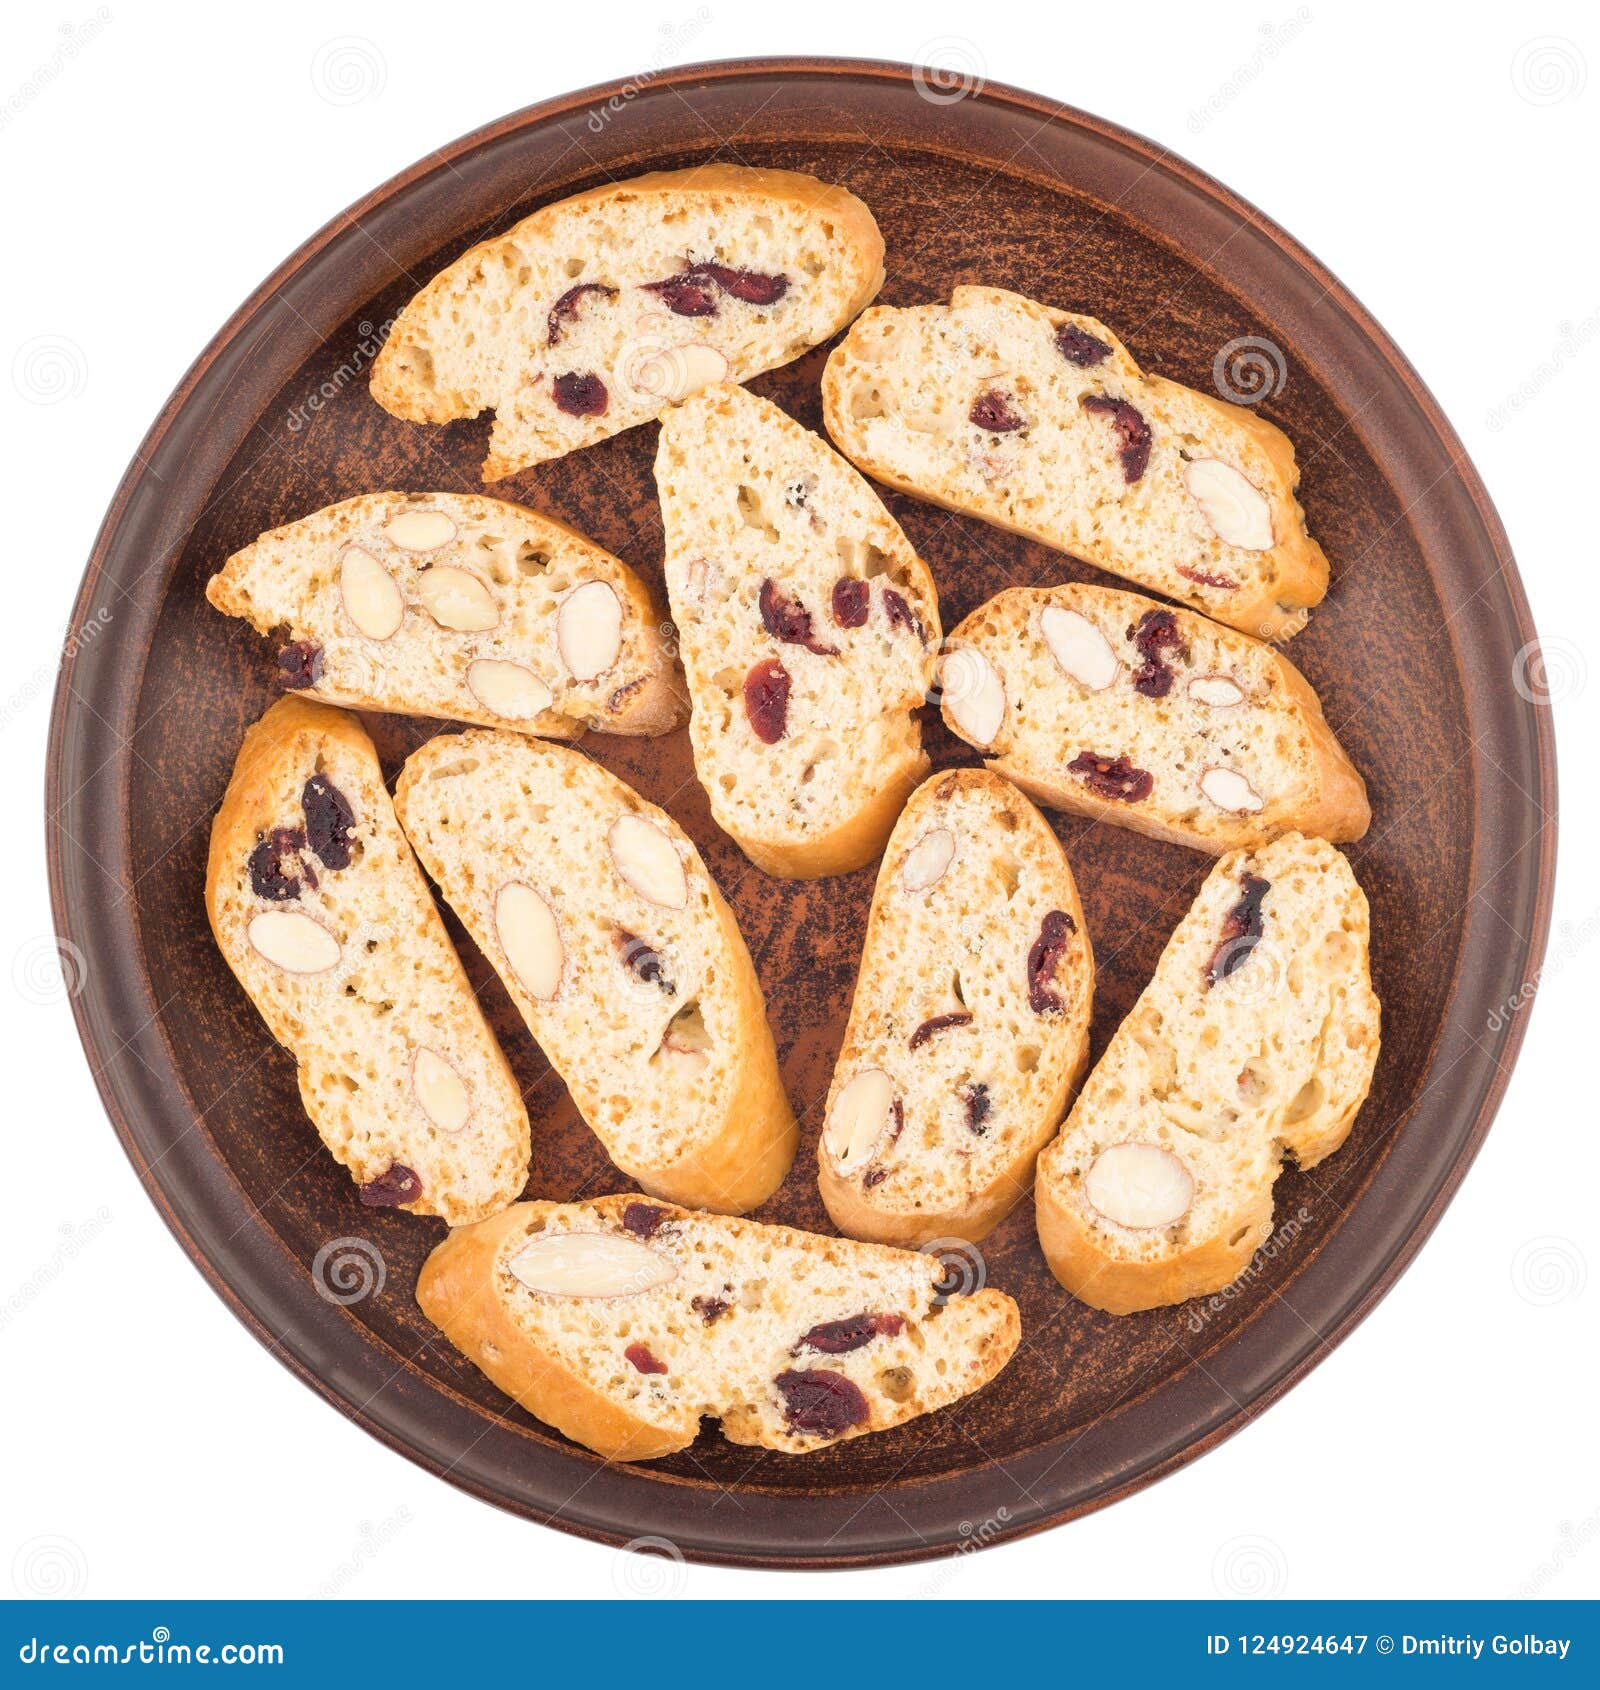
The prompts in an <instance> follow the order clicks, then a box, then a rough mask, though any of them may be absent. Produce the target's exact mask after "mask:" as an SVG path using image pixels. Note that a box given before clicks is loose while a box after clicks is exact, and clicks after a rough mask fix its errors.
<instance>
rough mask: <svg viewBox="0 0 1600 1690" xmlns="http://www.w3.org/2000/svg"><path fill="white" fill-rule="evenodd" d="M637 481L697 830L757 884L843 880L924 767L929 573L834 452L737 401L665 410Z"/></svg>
mask: <svg viewBox="0 0 1600 1690" xmlns="http://www.w3.org/2000/svg"><path fill="white" fill-rule="evenodd" d="M656 486H657V489H658V491H659V494H660V498H661V516H662V521H663V524H664V526H665V529H666V542H667V557H666V578H667V594H668V597H669V598H670V599H671V602H672V616H673V621H674V622H675V623H676V624H677V628H678V638H679V645H680V649H681V653H682V657H683V666H684V673H685V676H686V678H687V680H688V684H689V696H690V700H691V703H692V713H691V716H690V720H689V737H690V741H691V743H692V745H693V747H694V763H695V771H696V773H697V774H698V775H699V777H700V782H701V785H703V786H704V787H705V789H706V792H707V793H708V794H709V796H710V799H711V813H712V815H713V816H714V817H715V819H716V822H717V825H718V826H719V827H721V828H723V829H724V830H725V831H726V832H728V833H729V834H731V835H732V836H733V838H734V839H735V840H737V841H738V843H739V846H740V848H741V849H742V850H743V851H744V853H745V855H746V856H748V857H749V858H750V860H751V861H752V862H753V863H755V864H756V866H757V867H758V868H762V869H765V870H766V872H767V873H768V874H776V875H790V876H795V877H799V878H809V877H814V876H819V875H827V874H847V873H848V872H849V871H850V870H852V869H857V868H860V867H861V865H862V864H863V863H867V862H870V861H871V860H872V859H873V858H874V857H875V856H877V854H878V852H879V851H880V850H881V849H882V848H883V843H884V841H885V840H886V839H887V838H888V836H889V830H890V828H892V827H893V826H894V820H895V817H896V816H897V815H898V814H899V813H900V807H901V805H902V804H903V803H904V802H905V800H906V797H907V796H908V794H909V793H910V792H911V789H912V788H913V787H914V786H915V785H916V784H917V782H918V781H919V780H920V779H921V778H922V776H923V775H924V774H925V773H926V772H927V768H928V759H927V755H926V753H925V752H924V751H923V749H922V734H921V730H920V728H919V726H918V723H917V719H916V717H915V716H914V715H913V714H912V712H913V711H914V710H915V709H916V707H917V706H918V705H920V704H922V703H923V702H924V701H925V699H926V697H927V693H928V688H929V687H930V685H931V684H932V680H933V671H934V662H935V656H934V654H935V653H936V652H937V650H938V647H939V640H940V628H939V604H938V598H937V596H936V593H935V591H934V585H933V577H932V576H931V575H930V574H929V573H928V570H927V568H926V567H925V566H924V565H923V563H922V561H921V559H920V558H918V556H917V554H916V553H915V552H914V551H913V550H912V549H911V542H910V541H909V540H907V539H906V537H905V535H904V533H903V532H902V531H901V529H900V525H899V524H898V523H897V522H896V521H895V520H894V518H893V517H891V516H890V515H889V513H888V511H886V510H885V509H884V508H883V505H882V503H881V501H880V500H879V499H878V497H877V495H876V494H875V493H874V492H873V491H872V489H871V488H870V487H869V486H868V485H867V484H866V482H865V481H863V480H862V479H861V477H860V476H859V475H857V474H856V472H855V471H854V470H853V469H851V467H850V466H849V465H848V464H847V463H846V462H845V461H844V459H843V458H841V457H840V456H839V455H838V454H837V453H836V452H834V451H832V450H831V449H830V448H829V447H828V445H827V444H826V443H825V442H824V441H822V440H821V439H819V438H818V437H817V436H816V435H815V434H813V433H811V431H810V430H809V429H806V428H802V427H801V426H800V424H799V423H797V422H795V421H794V420H793V419H792V418H791V417H789V416H787V415H785V414H784V412H782V411H780V410H779V409H778V407H777V406H776V405H773V404H771V403H770V402H769V401H767V400H765V399H758V398H757V397H756V396H755V395H754V394H752V393H747V392H745V390H744V389H743V388H739V387H729V386H721V387H710V388H707V389H705V390H704V391H703V392H701V393H698V394H696V395H695V396H694V398H692V399H690V400H689V401H688V402H687V403H685V404H683V405H680V406H678V407H677V408H676V409H674V410H672V411H669V412H668V413H667V415H666V417H665V418H663V420H662V425H661V442H660V445H659V447H658V449H657V452H656Z"/></svg>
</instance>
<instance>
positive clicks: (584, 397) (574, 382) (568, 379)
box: [550, 370, 611, 417]
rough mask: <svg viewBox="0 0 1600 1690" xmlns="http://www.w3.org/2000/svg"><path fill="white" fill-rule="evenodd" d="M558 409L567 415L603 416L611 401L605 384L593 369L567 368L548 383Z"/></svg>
mask: <svg viewBox="0 0 1600 1690" xmlns="http://www.w3.org/2000/svg"><path fill="white" fill-rule="evenodd" d="M550 396H551V398H552V399H554V400H555V406H556V409H557V410H558V411H564V412H566V414H567V415H568V416H569V417H603V416H604V415H605V414H606V407H607V406H608V405H609V404H610V403H611V395H610V394H609V393H608V392H607V391H606V384H605V383H604V382H603V381H601V379H600V378H599V376H597V375H595V374H594V373H593V371H588V370H567V371H565V372H563V373H562V374H561V375H559V376H557V377H556V379H555V380H554V381H553V382H551V384H550Z"/></svg>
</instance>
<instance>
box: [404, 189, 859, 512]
mask: <svg viewBox="0 0 1600 1690" xmlns="http://www.w3.org/2000/svg"><path fill="white" fill-rule="evenodd" d="M882 285H883V236H882V235H881V234H880V233H879V232H878V225H877V224H876V223H875V222H874V221H873V217H872V213H871V212H870V211H869V210H868V209H867V207H866V206H865V205H864V204H863V203H862V202H861V201H860V200H858V199H857V198H856V197H855V195H854V194H851V193H848V192H846V190H845V189H843V188H836V187H830V186H829V185H828V184H827V183H824V182H819V181H817V180H816V178H815V177H812V176H804V175H800V174H798V173H797V172H794V171H788V170H753V169H749V168H746V167H744V166H741V165H731V164H706V165H699V166H697V167H696V168H694V169H692V170H673V171H661V172H657V173H655V174H652V175H648V176H638V177H635V178H633V179H632V180H631V181H625V182H610V183H606V184H604V185H603V186H601V187H598V188H594V189H591V190H590V191H589V192H588V193H583V194H578V195H576V196H574V197H573V198H572V199H566V200H561V201H559V202H558V203H556V204H554V205H547V206H544V207H542V208H541V209H540V210H538V211H536V212H534V213H533V215H532V216H531V217H525V218H523V219H522V221H521V222H520V223H518V224H516V225H515V226H514V227H513V228H511V229H509V230H507V231H506V233H505V234H503V235H496V236H495V237H494V238H493V239H491V240H488V241H485V242H483V243H482V244H481V245H479V246H475V247H473V248H472V250H471V251H470V252H467V253H464V254H463V255H462V256H461V257H460V258H458V259H457V260H456V261H455V263H453V264H451V265H450V266H449V267H448V268H447V269H445V270H443V271H441V272H440V274H439V275H437V276H435V277H434V279H433V280H432V281H431V282H430V283H429V284H428V285H427V287H425V288H424V289H423V290H422V292H421V293H419V294H418V295H417V296H416V298H414V299H413V300H412V301H411V303H410V304H409V305H407V306H406V308H405V309H404V310H403V311H402V312H401V313H400V316H399V318H398V319H397V321H396V322H395V325H394V328H393V330H392V331H391V332H390V334H389V338H388V340H387V342H386V343H385V345H384V347H383V350H382V351H381V352H380V353H379V354H378V357H377V359H376V361H375V363H374V365H373V370H372V395H373V397H374V398H375V399H376V400H377V401H378V403H379V404H380V405H382V406H383V407H384V409H385V410H387V411H391V412H392V413H393V414H394V415H395V416H397V417H405V418H409V419H410V420H412V421H415V422H432V423H442V422H450V421H452V420H453V419H455V418H457V417H475V416H477V415H478V414H479V413H480V412H482V411H485V410H489V409H491V408H492V409H493V410H494V413H495V420H494V432H493V434H492V436H491V437H490V445H489V457H488V459H487V461H486V462H485V464H484V468H483V473H484V479H485V480H486V481H494V480H496V479H498V478H499V477H500V476H505V475H510V474H512V473H513V472H515V471H516V470H519V469H525V468H527V467H528V465H530V464H538V463H543V462H544V461H545V460H546V459H548V458H557V457H560V456H561V455H562V454H563V453H566V452H571V451H574V450H575V449H576V448H578V447H580V446H589V445H592V444H593V443H594V442H595V441H597V440H604V439H606V438H607V437H608V436H610V435H613V434H618V433H620V432H621V431H622V430H623V429H626V428H632V427H634V426H635V425H636V424H638V423H642V422H648V421H650V420H651V419H652V418H654V417H657V416H659V415H660V414H661V412H662V411H663V410H664V409H665V408H666V407H667V406H668V405H670V404H672V403H673V402H674V401H676V400H679V399H683V398H686V397H687V396H688V395H689V394H690V393H693V392H694V391H695V390H696V389H698V388H700V387H702V386H703V385H704V384H705V383H706V382H708V381H747V380H748V379H749V378H750V377H751V376H754V375H759V374H760V373H761V371H763V370H770V369H773V368H775V367H776V366H777V365H779V364H787V363H789V362H790V361H791V360H793V359H795V358H798V357H799V356H800V355H801V354H802V353H803V352H805V351H807V350H809V349H810V348H811V347H813V346H816V345H818V344H819V343H820V342H822V341H824V340H826V339H827V338H828V337H829V336H830V335H833V334H836V333H837V332H838V331H839V330H840V329H842V328H843V327H844V325H845V324H846V323H848V322H849V321H850V319H851V318H852V317H854V316H855V315H856V313H857V312H858V311H860V309H861V308H862V306H864V305H865V304H866V303H867V302H868V300H870V299H871V298H872V297H873V295H874V294H876V293H877V291H878V289H879V288H880V287H881V286H882Z"/></svg>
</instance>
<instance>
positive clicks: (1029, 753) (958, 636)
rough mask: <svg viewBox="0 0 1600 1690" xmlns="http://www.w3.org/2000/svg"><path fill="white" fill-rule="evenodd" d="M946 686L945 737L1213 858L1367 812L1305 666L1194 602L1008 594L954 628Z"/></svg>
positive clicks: (1087, 592)
mask: <svg viewBox="0 0 1600 1690" xmlns="http://www.w3.org/2000/svg"><path fill="white" fill-rule="evenodd" d="M940 682H941V689H942V690H941V705H942V709H943V713H944V719H945V721H946V723H948V725H949V727H950V729H951V731H952V732H954V733H957V734H959V735H960V736H961V737H962V738H963V739H964V740H966V741H967V743H968V744H970V745H974V746H976V747H977V748H978V749H979V750H980V751H982V752H983V753H984V755H985V756H986V757H988V758H989V760H990V767H991V768H993V769H995V770H997V771H998V772H999V773H1000V774H1003V775H1005V776H1007V778H1009V779H1010V780H1013V781H1015V782H1016V783H1017V785H1018V786H1020V787H1021V788H1022V789H1023V790H1024V791H1025V792H1027V793H1029V794H1031V795H1032V796H1033V797H1034V798H1037V799H1038V800H1039V802H1040V803H1042V804H1048V805H1050V806H1051V807H1052V808H1053V809H1057V810H1067V811H1070V812H1072V813H1074V814H1077V815H1083V816H1092V817H1094V818H1095V819H1097V820H1099V821H1107V822H1114V823H1115V824H1116V825H1117V826H1119V827H1131V828H1134V829H1135V830H1137V831H1138V832H1140V833H1146V834H1150V835H1152V836H1153V837H1154V838H1157V839H1167V840H1171V841H1173V842H1175V843H1177V844H1180V845H1193V846H1195V847H1197V848H1198V849H1200V850H1202V851H1216V852H1222V851H1229V850H1234V849H1236V848H1238V847H1239V846H1243V845H1259V844H1264V843H1265V842H1266V841H1267V840H1269V839H1275V838H1276V837H1277V836H1278V835H1279V834H1281V833H1286V832H1289V831H1291V830H1293V831H1296V832H1300V833H1315V834H1320V835H1321V836H1322V837H1323V838H1325V839H1331V840H1335V841H1340V840H1351V839H1359V838H1360V837H1361V836H1362V834H1364V833H1365V832H1366V831H1367V824H1368V823H1369V821H1370V820H1371V810H1370V809H1369V807H1368V804H1367V789H1366V786H1365V783H1364V782H1363V781H1362V779H1361V776H1360V775H1359V774H1358V773H1357V772H1356V770H1355V768H1354V766H1353V765H1352V764H1351V762H1350V759H1349V758H1348V757H1347V756H1346V755H1345V753H1344V750H1343V748H1342V747H1341V746H1340V744H1339V741H1338V740H1337V739H1336V738H1335V736H1334V732H1333V729H1332V728H1330V727H1329V726H1328V723H1327V721H1326V720H1325V719H1324V717H1323V714H1322V705H1321V703H1320V702H1319V701H1318V698H1317V695H1316V694H1315V693H1314V692H1313V691H1312V689H1311V686H1310V684H1309V683H1308V682H1307V681H1306V679H1305V677H1304V676H1303V675H1302V674H1301V673H1300V671H1299V670H1298V669H1296V668H1295V666H1294V665H1293V664H1292V663H1290V662H1289V660H1288V659H1287V658H1286V657H1283V656H1281V655H1280V654H1279V653H1278V652H1276V651H1274V650H1273V649H1272V647H1270V646H1268V645H1264V644H1262V643H1261V642H1260V641H1259V640H1253V639H1251V638H1250V637H1249V635H1247V634H1240V633H1236V632H1234V631H1233V630H1232V629H1230V628H1223V627H1220V626H1219V625H1218V624H1217V623H1215V622H1212V621H1209V620H1207V618H1205V617H1204V616H1199V615H1196V614H1195V613H1194V612H1193V611H1188V610H1172V609H1169V608H1167V607H1166V606H1164V605H1159V604H1157V603H1155V602H1154V601H1153V600H1151V599H1146V598H1141V597H1139V596H1138V594H1136V593H1123V592H1118V591H1116V590H1115V589H1114V588H1109V587H1090V586H1083V585H1067V586H1061V587H1043V588H1034V587H1015V588H1010V589H1008V590H1007V591H1005V592H1002V593H999V594H997V595H996V596H995V597H994V598H992V599H990V600H989V602H988V603H987V604H985V605H982V606H980V607H979V608H978V609H977V610H975V611H974V612H973V613H972V614H971V615H970V616H969V617H967V619H966V620H965V621H964V622H963V623H962V624H961V625H960V627H958V628H957V629H956V630H955V632H954V633H953V634H952V635H951V636H950V641H949V647H948V649H947V652H946V655H945V657H944V659H943V661H942V664H941V667H940Z"/></svg>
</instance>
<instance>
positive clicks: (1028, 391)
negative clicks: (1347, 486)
mask: <svg viewBox="0 0 1600 1690" xmlns="http://www.w3.org/2000/svg"><path fill="white" fill-rule="evenodd" d="M822 392H823V414H824V416H825V417H826V419H827V425H828V432H829V433H830V434H831V435H832V436H833V438H834V439H835V440H836V441H837V442H838V444H839V448H840V450H841V451H842V452H844V454H845V456H846V457H848V458H850V459H851V461H852V462H854V463H855V464H856V465H857V466H858V467H859V468H861V469H863V470H865V471H866V472H867V474H868V475H871V476H873V477H874V478H875V479H877V480H879V481H883V482H886V483H887V484H888V485H889V486H891V487H898V488H900V489H902V490H903V491H905V492H908V493H915V494H917V495H918V496H919V497H920V498H924V499H930V500H932V501H933V502H934V503H935V504H939V505H944V506H946V507H947V508H949V509H950V510H954V511H963V512H966V513H968V514H970V515H972V516H979V517H983V518H984V519H985V520H986V521H989V522H993V523H997V524H999V526H1000V527H1002V528H1009V529H1011V530H1012V531H1013V532H1015V533H1018V534H1022V535H1025V536H1027V537H1028V538H1029V539H1032V540H1040V541H1043V542H1044V544H1045V545H1047V546H1055V547H1057V548H1058V549H1059V550H1061V551H1066V552H1071V553H1073V555H1074V556H1076V557H1081V558H1085V559H1087V560H1088V561H1089V562H1090V563H1095V564H1098V565H1099V566H1100V567H1101V568H1102V569H1108V570H1110V571H1111V572H1112V574H1114V575H1123V576H1126V577H1127V578H1128V579H1129V580H1130V581H1135V582H1137V583H1138V584H1139V585H1140V586H1143V587H1153V588H1154V589H1155V590H1156V591H1157V592H1159V593H1164V594H1165V595H1166V596H1167V597H1168V598H1172V599H1177V600H1179V601H1180V602H1181V603H1184V604H1189V605H1192V606H1194V607H1195V608H1196V609H1197V610H1203V611H1204V612H1205V613H1206V614H1207V615H1208V616H1212V617H1215V618H1216V619H1217V620H1218V621H1219V622H1226V623H1228V624H1229V625H1230V626H1231V627H1235V628H1242V629H1244V630H1245V632H1247V633H1251V634H1255V635H1257V636H1259V637H1260V638H1262V639H1286V638H1288V637H1289V636H1290V635H1291V634H1294V633H1297V632H1298V631H1299V630H1300V629H1301V628H1302V627H1303V626H1304V625H1305V620H1306V613H1307V611H1308V610H1309V608H1310V607H1311V606H1313V605H1315V604H1319V603H1320V602H1321V601H1322V598H1323V596H1324V594H1325V593H1326V592H1327V590H1328V560H1327V559H1326V558H1325V557H1324V556H1323V553H1322V548H1321V547H1320V546H1318V545H1317V543H1316V541H1315V540H1313V539H1312V538H1311V537H1310V536H1309V535H1308V534H1307V533H1306V525H1305V515H1304V512H1303V511H1302V510H1301V509H1300V506H1299V503H1298V502H1297V501H1296V499H1295V489H1296V487H1297V485H1298V483H1299V471H1298V470H1297V468H1296V466H1295V460H1294V447H1293V446H1292V445H1291V444H1290V442H1289V439H1288V437H1287V436H1286V435H1284V434H1283V433H1282V432H1281V431H1280V430H1279V429H1277V428H1274V427H1273V425H1272V424H1271V423H1269V422H1267V421H1266V420H1265V419H1264V418H1262V417H1259V416H1257V415H1256V414H1255V413H1254V412H1253V411H1249V410H1246V409H1244V408H1243V407H1242V406H1238V405H1229V404H1225V403H1223V402H1222V401H1221V400H1218V399H1213V398H1211V397H1210V396H1209V395H1208V394H1204V393H1197V392H1195V391H1194V390H1193V389H1192V388H1187V387H1181V386H1179V385H1178V383H1176V382H1172V381H1166V380H1164V379H1163V378H1162V377H1160V376H1147V375H1145V374H1144V373H1143V372H1141V370H1140V369H1139V366H1138V365H1137V364H1136V363H1135V362H1134V360H1133V358H1132V356H1131V355H1130V353H1129V352H1128V349H1127V348H1126V347H1125V346H1124V345H1123V344H1122V342H1121V341H1119V340H1118V339H1117V337H1116V336H1115V335H1114V334H1113V333H1112V332H1111V330H1110V329H1108V328H1107V327H1106V326H1105V325H1104V324H1103V323H1099V322H1096V321H1095V319H1094V318H1092V317H1083V316H1075V315H1073V314H1072V313H1070V312H1067V311H1058V310H1055V309H1054V308H1053V307H1051V306H1048V305H1041V304H1039V303H1038V302H1037V301H1035V300H1031V299H1025V298H1024V297H1023V296H1022V295H1021V294H1016V293H1008V292H1006V291H1005V290H1004V289H1002V288H985V287H962V288H957V289H956V290H955V292H954V293H953V294H952V295H951V296H950V303H949V304H948V305H913V306H905V307H899V308H895V307H890V306H878V307H876V308H875V309H873V310H871V311H868V312H866V313H865V314H864V315H863V316H862V317H861V319H860V320H859V321H858V322H857V323H856V324H855V326H854V327H853V328H852V329H851V331H850V333H849V334H848V335H846V336H845V338H844V340H843V341H842V342H841V343H840V345H839V346H838V347H837V348H836V349H835V350H834V352H833V354H832V356H831V357H830V358H829V359H828V367H827V371H826V373H825V374H824V376H823V383H822Z"/></svg>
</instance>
